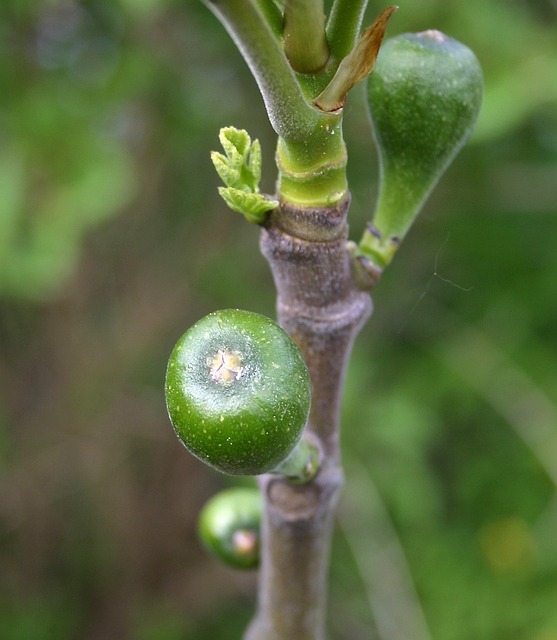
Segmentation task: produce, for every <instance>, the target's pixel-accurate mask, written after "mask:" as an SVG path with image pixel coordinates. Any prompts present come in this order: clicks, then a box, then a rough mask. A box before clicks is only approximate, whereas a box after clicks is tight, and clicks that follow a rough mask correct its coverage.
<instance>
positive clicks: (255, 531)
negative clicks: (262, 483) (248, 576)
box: [198, 487, 262, 569]
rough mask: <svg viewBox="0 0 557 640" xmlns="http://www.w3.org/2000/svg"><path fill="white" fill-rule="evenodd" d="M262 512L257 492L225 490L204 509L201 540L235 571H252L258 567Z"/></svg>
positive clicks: (199, 524) (255, 490)
mask: <svg viewBox="0 0 557 640" xmlns="http://www.w3.org/2000/svg"><path fill="white" fill-rule="evenodd" d="M261 511H262V504H261V495H260V493H259V490H258V489H255V488H246V487H235V488H232V489H225V490H224V491H221V492H220V493H217V494H216V495H215V496H213V497H212V498H211V499H210V500H209V501H208V502H207V503H206V504H205V506H204V507H203V509H202V510H201V513H200V515H199V521H198V531H199V537H200V539H201V541H202V543H203V545H204V546H205V547H206V548H207V549H208V550H209V551H211V552H212V553H213V554H214V555H215V556H216V557H217V558H219V559H220V560H222V561H223V562H224V563H226V564H228V565H230V566H232V567H234V568H236V569H253V568H255V567H257V565H258V564H259V539H260V527H261Z"/></svg>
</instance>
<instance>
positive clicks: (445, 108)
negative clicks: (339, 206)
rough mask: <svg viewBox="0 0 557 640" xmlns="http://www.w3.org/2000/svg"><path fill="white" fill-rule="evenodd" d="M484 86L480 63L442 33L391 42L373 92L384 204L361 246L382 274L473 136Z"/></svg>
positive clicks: (406, 36) (378, 66)
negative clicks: (431, 195) (422, 207)
mask: <svg viewBox="0 0 557 640" xmlns="http://www.w3.org/2000/svg"><path fill="white" fill-rule="evenodd" d="M482 87H483V80H482V71H481V68H480V65H479V63H478V60H477V59H476V56H475V55H474V54H473V53H472V51H471V50H470V49H469V48H468V47H466V46H465V45H463V44H461V43H460V42H457V41H456V40H453V39H452V38H449V37H448V36H446V35H444V34H442V33H440V32H439V31H424V32H423V33H416V34H412V33H406V34H403V35H400V36H397V37H395V38H391V39H389V40H387V41H386V42H384V44H383V46H382V48H381V50H380V52H379V57H378V59H377V63H376V65H375V69H374V70H373V73H372V74H371V75H370V77H369V80H368V85H367V96H368V105H369V109H370V114H371V119H372V123H373V130H374V134H375V138H376V141H377V146H378V150H379V156H380V173H381V175H380V188H379V198H378V202H377V208H376V211H375V215H374V218H373V224H372V225H370V226H369V227H368V230H367V231H366V232H365V233H364V237H363V239H362V242H361V244H360V247H359V248H360V250H361V252H362V254H363V255H365V256H366V257H367V258H369V259H370V260H371V261H372V263H374V264H375V265H376V266H377V267H379V268H383V267H384V266H386V265H387V264H388V263H389V262H390V260H391V259H392V257H393V255H394V253H395V251H396V249H397V247H398V245H399V244H400V241H401V240H402V238H403V237H404V235H405V234H406V232H407V231H408V229H409V228H410V226H411V224H412V222H413V221H414V218H415V216H416V215H417V213H418V211H419V209H420V207H421V206H422V204H423V202H424V200H425V199H426V198H427V196H428V195H429V193H430V191H431V189H432V188H433V187H434V185H435V183H436V182H437V180H438V179H439V177H440V176H441V174H442V173H443V171H444V170H445V169H446V168H447V166H448V165H449V164H450V162H451V160H452V159H453V158H454V156H455V155H456V153H457V152H458V150H459V149H460V147H461V146H462V145H463V144H464V142H465V140H466V139H467V137H468V136H469V134H470V133H471V131H472V129H473V126H474V123H475V121H476V118H477V115H478V112H479V109H480V104H481V99H482Z"/></svg>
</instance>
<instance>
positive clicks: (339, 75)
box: [313, 5, 398, 112]
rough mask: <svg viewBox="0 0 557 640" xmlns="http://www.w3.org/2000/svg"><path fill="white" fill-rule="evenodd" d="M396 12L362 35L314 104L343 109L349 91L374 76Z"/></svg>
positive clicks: (385, 14) (392, 8)
mask: <svg viewBox="0 0 557 640" xmlns="http://www.w3.org/2000/svg"><path fill="white" fill-rule="evenodd" d="M397 9H398V7H397V6H396V5H392V6H390V7H387V8H386V9H384V10H383V11H382V12H381V13H380V14H379V16H378V17H377V19H376V20H375V22H374V23H373V24H372V25H371V27H368V28H367V29H366V30H365V31H364V32H363V33H362V35H361V36H360V38H359V39H358V42H356V44H355V46H354V48H353V49H352V51H351V52H350V53H349V54H348V55H347V56H346V58H344V59H343V60H342V62H341V63H340V65H339V67H338V69H337V72H336V73H335V75H334V76H333V79H332V80H331V82H329V84H328V85H327V86H326V87H325V89H324V90H323V91H322V92H321V93H320V94H319V95H318V96H317V98H315V100H314V101H313V104H314V105H315V106H316V107H318V108H319V109H321V111H327V112H330V111H336V110H337V109H341V108H342V107H343V106H344V102H345V101H346V94H347V93H348V92H349V91H350V89H352V87H353V86H354V85H356V84H357V83H358V82H360V81H361V80H363V79H364V78H367V76H368V75H369V74H370V73H371V71H372V70H373V67H374V66H375V61H376V60H377V56H378V54H379V48H380V47H381V43H382V42H383V38H384V36H385V31H386V30H387V25H388V23H389V20H390V18H391V16H392V14H393V13H394V12H395V11H396V10H397Z"/></svg>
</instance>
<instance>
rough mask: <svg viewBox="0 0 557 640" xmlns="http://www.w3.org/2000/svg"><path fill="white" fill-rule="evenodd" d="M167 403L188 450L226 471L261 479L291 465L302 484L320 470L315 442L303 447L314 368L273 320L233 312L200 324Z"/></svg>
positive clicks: (178, 354)
mask: <svg viewBox="0 0 557 640" xmlns="http://www.w3.org/2000/svg"><path fill="white" fill-rule="evenodd" d="M166 403H167V408H168V414H169V416H170V420H171V422H172V425H173V426H174V429H175V431H176V434H177V436H178V438H179V439H180V440H181V441H182V443H183V444H184V445H185V446H186V448H187V449H188V450H189V451H190V452H191V453H192V454H193V455H194V456H196V457H197V458H199V459H200V460H202V461H203V462H205V463H206V464H208V465H209V466H211V467H213V468H215V469H217V470H219V471H222V472H223V473H227V474H232V475H259V474H261V473H267V472H273V471H275V470H277V469H278V468H280V466H281V465H282V464H283V463H284V462H285V461H288V462H287V463H286V468H285V470H286V473H284V475H286V476H292V477H296V478H298V479H300V478H304V477H305V476H306V474H307V469H308V468H313V467H314V466H315V455H316V454H315V447H314V445H312V444H308V443H306V441H305V440H304V441H303V442H302V443H300V439H301V436H302V433H303V431H304V427H305V425H306V422H307V417H308V413H309V406H310V379H309V374H308V371H307V367H306V365H305V363H304V360H303V357H302V355H301V353H300V350H299V349H298V347H297V346H296V344H295V343H294V342H293V341H292V339H291V338H290V336H289V335H288V334H287V333H286V332H285V331H284V330H283V329H282V328H281V327H280V326H279V325H278V324H277V323H276V322H274V321H273V320H271V319H269V318H266V317H265V316H262V315H260V314H257V313H252V312H249V311H242V310H238V309H225V310H222V311H216V312H214V313H210V314H209V315H207V316H205V317H204V318H202V319H201V320H199V321H198V322H197V323H195V324H194V325H193V326H192V327H191V328H190V329H189V330H188V331H186V333H185V334H184V335H183V336H182V337H181V338H180V339H179V340H178V342H177V344H176V346H175V347H174V350H173V351H172V354H171V356H170V359H169V362H168V368H167V373H166ZM298 443H300V445H299V447H297V445H298ZM295 450H297V453H296V454H294V451H295ZM304 456H305V459H304Z"/></svg>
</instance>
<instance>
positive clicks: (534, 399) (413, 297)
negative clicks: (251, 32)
mask: <svg viewBox="0 0 557 640" xmlns="http://www.w3.org/2000/svg"><path fill="white" fill-rule="evenodd" d="M381 8H383V7H382V6H381V7H380V6H379V5H376V4H375V3H373V4H372V6H371V8H370V11H369V21H371V19H372V18H373V16H374V15H375V14H377V13H378V12H379V10H380V9H381ZM556 27H557V9H556V6H555V3H554V2H553V1H552V0H470V1H469V2H457V1H456V0H451V1H446V0H425V1H423V2H420V3H407V4H401V8H400V11H398V12H397V14H396V16H395V18H394V19H393V21H392V24H391V26H390V27H389V34H390V35H394V34H395V33H400V32H404V31H421V30H424V29H427V28H437V29H440V30H442V31H445V32H447V33H448V34H449V35H451V36H453V37H454V38H457V39H458V40H461V41H462V42H464V43H466V44H467V45H468V46H470V47H471V48H472V49H473V50H474V51H475V52H476V54H477V55H478V57H479V59H480V61H481V63H482V66H483V68H484V73H485V81H486V93H485V101H484V107H483V110H482V113H481V116H480V121H479V124H478V128H477V131H476V134H475V136H474V138H473V140H472V142H471V143H470V144H469V145H468V146H467V147H466V148H465V149H464V151H463V152H462V153H461V154H460V156H459V157H458V158H457V160H456V162H455V164H454V165H453V167H452V168H451V169H450V170H449V172H448V173H447V175H446V176H445V177H444V178H443V180H442V181H441V183H440V185H439V187H438V188H437V189H436V191H435V193H434V194H433V196H432V197H431V199H430V201H429V203H428V204H427V206H426V209H425V210H424V212H423V213H422V215H421V218H420V220H419V222H418V223H417V225H416V227H415V228H414V229H413V230H412V233H411V234H410V236H409V237H408V238H407V239H406V240H405V242H404V245H403V247H402V249H401V251H400V252H399V254H398V255H397V257H396V259H395V262H394V263H393V265H392V266H391V267H389V269H388V270H387V272H386V274H385V276H384V279H383V280H382V282H381V283H380V285H379V286H378V288H377V290H376V292H375V293H374V303H375V312H374V315H373V317H372V319H371V320H370V322H369V324H368V326H367V327H366V328H365V329H364V331H363V332H362V335H361V336H360V338H359V339H358V342H357V344H356V347H355V350H354V356H353V360H352V362H351V366H350V369H349V372H348V378H347V383H346V403H345V406H344V414H343V417H344V432H343V444H344V451H345V454H344V461H345V466H346V474H347V486H346V490H345V494H344V498H343V500H342V503H341V507H340V511H339V520H338V521H339V526H338V532H337V537H336V540H335V547H334V554H333V566H332V576H331V605H330V626H331V632H332V637H333V638H338V639H339V640H340V639H347V638H350V640H359V639H362V640H375V639H376V638H380V639H381V640H406V639H408V640H471V639H472V638H473V639H474V640H498V639H501V640H503V639H504V640H508V639H509V638H512V640H556V639H557V608H556V607H555V601H556V594H557V545H556V544H555V539H556V537H557V500H556V486H557V374H556V371H557V365H556V362H557V325H556V323H555V318H556V317H557V287H555V284H554V282H555V278H556V275H557V252H556V251H555V241H556V238H557V217H556V215H555V213H556V208H557V181H556V180H555V176H556V175H557V108H556V107H557V76H556V74H555V69H557V38H555V33H556ZM0 83H1V87H2V91H1V92H0V576H1V578H0V637H1V638H3V639H4V638H5V639H6V640H16V639H18V640H19V639H22V640H23V639H25V640H34V639H37V640H46V639H50V638H52V639H56V640H65V639H68V640H70V639H75V638H79V639H82V640H96V639H98V638H103V640H111V639H112V638H114V639H116V638H117V639H119V640H122V639H126V638H130V639H133V640H136V639H139V640H177V639H178V638H180V639H181V640H190V639H191V640H204V639H205V638H207V639H209V638H211V639H212V638H219V639H223V640H225V639H226V638H231V639H232V638H239V637H240V635H241V630H242V629H243V628H244V626H245V625H246V623H247V621H248V620H249V617H250V612H251V610H252V608H253V599H254V594H255V581H254V578H253V577H250V576H245V575H238V574H236V573H234V572H232V571H229V570H227V569H225V568H222V567H220V566H219V565H217V563H216V562H215V561H213V560H212V559H211V558H209V557H208V556H207V555H206V554H205V553H204V551H203V550H202V549H201V547H200V545H199V543H198V541H197V539H196V533H195V531H196V517H197V514H198V512H199V510H200V508H201V505H202V504H203V502H204V500H205V499H206V498H208V497H209V496H210V495H212V494H214V493H215V491H216V490H217V489H218V488H220V487H222V486H223V485H224V484H226V483H227V480H226V479H225V478H223V477H221V476H218V474H215V473H213V472H211V471H210V470H208V469H205V468H204V467H203V466H202V465H201V464H200V463H198V462H197V461H195V460H194V459H192V458H191V457H190V456H188V455H187V453H186V452H184V451H183V449H182V448H181V447H180V446H179V445H178V443H177V441H176V439H175V437H174V435H173V433H172V430H171V428H170V426H169V423H168V420H167V418H166V415H165V408H164V399H163V379H164V369H165V364H166V359H167V357H168V354H169V353H170V350H171V347H172V345H173V344H174V342H175V341H176V339H177V338H178V337H179V335H181V334H182V333H183V331H184V329H185V328H186V327H187V326H189V325H191V324H192V323H193V322H194V321H195V320H197V319H198V318H199V317H201V316H202V315H204V314H205V313H207V312H208V311H211V310H214V309H217V308H225V307H230V306H233V307H240V308H246V309H250V310H253V311H258V312H261V313H265V314H267V315H273V307H274V292H273V286H272V282H271V278H270V275H269V272H268V269H267V266H266V264H265V262H264V260H263V259H262V257H261V256H260V255H259V252H258V248H257V230H256V229H255V228H254V227H253V226H251V225H247V224H243V223H242V222H241V220H239V219H238V218H237V217H236V216H234V215H232V214H230V213H229V212H228V211H227V210H226V208H225V207H224V205H222V203H221V202H220V201H219V198H218V193H217V186H218V178H217V177H216V175H215V174H214V172H213V169H212V167H211V163H210V157H209V153H210V151H211V150H213V149H216V148H218V138H217V136H218V131H219V129H220V127H222V126H227V125H233V126H236V127H238V128H247V130H248V131H249V133H250V135H252V137H257V138H259V139H260V140H261V142H262V148H263V172H264V175H263V185H262V188H263V190H266V191H269V192H272V190H273V186H272V185H273V180H274V173H273V161H272V158H273V147H274V136H273V133H272V131H271V130H270V127H269V125H268V123H267V121H266V118H265V113H264V110H263V106H262V102H261V99H260V97H259V95H258V93H257V90H256V87H255V83H254V82H253V80H252V79H251V77H250V76H249V74H248V73H247V70H246V68H245V64H244V63H243V61H242V60H241V58H240V56H239V54H238V53H237V51H236V50H235V48H234V46H233V44H232V43H231V42H230V41H229V39H228V36H227V35H226V34H225V33H224V30H223V29H222V27H221V26H220V25H219V24H218V23H217V21H216V20H215V19H214V17H213V16H212V15H211V14H210V12H209V11H208V10H207V9H206V8H205V7H204V6H203V5H202V4H201V2H198V1H197V0H196V1H194V2H178V0H142V1H139V0H119V1H117V2H114V1H112V0H110V1H109V0H88V1H85V0H84V1H82V2H76V1H70V0H49V1H46V2H33V1H32V0H7V1H4V2H2V3H1V4H0ZM361 98H362V95H361V92H360V93H358V90H355V91H354V95H353V96H351V97H350V100H349V103H348V105H347V107H346V112H347V118H346V128H345V131H346V139H347V143H348V148H349V175H350V180H351V188H352V192H353V205H352V211H351V216H352V218H351V226H352V229H353V235H354V237H358V234H359V232H360V230H361V229H362V228H363V226H364V224H365V222H366V220H367V219H368V218H369V217H370V215H371V209H372V206H373V202H374V199H375V196H376V171H377V160H376V155H375V151H374V149H373V142H372V139H371V134H370V127H369V124H368V122H367V119H366V113H365V108H364V106H363V100H362V99H361Z"/></svg>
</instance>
